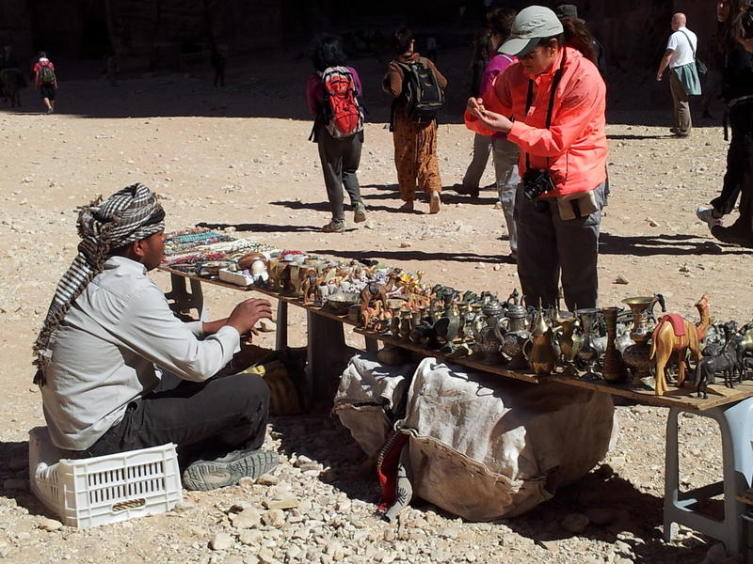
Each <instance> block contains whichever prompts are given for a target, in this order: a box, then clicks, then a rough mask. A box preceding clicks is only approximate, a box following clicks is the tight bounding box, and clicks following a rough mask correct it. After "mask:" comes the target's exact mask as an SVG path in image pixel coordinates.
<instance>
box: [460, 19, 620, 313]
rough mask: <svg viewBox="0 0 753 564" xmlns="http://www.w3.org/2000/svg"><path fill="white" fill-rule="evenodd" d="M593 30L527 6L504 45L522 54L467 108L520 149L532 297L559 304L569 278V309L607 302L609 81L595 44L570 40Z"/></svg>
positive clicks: (522, 243) (521, 237)
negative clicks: (601, 282) (602, 249)
mask: <svg viewBox="0 0 753 564" xmlns="http://www.w3.org/2000/svg"><path fill="white" fill-rule="evenodd" d="M584 33H585V34H587V30H585V28H583V29H579V28H578V26H577V22H576V21H575V20H572V19H570V21H569V22H568V24H567V26H566V27H563V23H562V22H560V20H559V19H558V18H557V16H556V14H555V13H554V12H553V11H552V10H550V9H549V8H544V7H541V6H529V7H528V8H525V9H524V10H521V12H520V13H519V14H518V15H517V16H516V17H515V22H514V23H513V27H512V34H511V36H510V39H508V40H507V41H506V42H505V43H504V44H503V45H502V46H501V47H500V49H499V50H500V51H501V52H503V53H506V54H508V55H515V56H517V57H518V62H516V63H514V64H512V65H511V66H510V67H509V68H508V69H507V70H506V71H505V72H504V73H503V74H501V75H499V77H498V78H497V79H496V80H495V81H494V83H493V87H492V88H491V89H490V90H489V91H488V92H486V93H485V94H484V95H483V96H482V97H481V98H470V99H469V100H468V105H467V109H466V113H465V122H466V125H467V127H468V128H470V129H472V130H473V131H476V132H479V133H484V134H486V135H493V134H496V133H504V134H506V135H507V139H508V141H511V142H513V143H515V144H516V145H517V146H518V147H519V148H520V158H519V161H518V166H519V169H520V172H521V177H522V182H521V184H520V186H519V188H518V190H517V194H516V198H515V223H516V226H517V230H518V249H517V250H518V257H517V260H518V276H519V278H520V283H521V286H522V290H523V294H524V295H525V296H526V303H527V304H528V305H532V306H537V305H539V303H541V304H542V305H543V306H545V307H551V306H556V305H558V295H559V292H558V286H559V282H560V277H561V282H562V288H563V291H564V297H565V303H566V304H567V307H568V308H569V309H571V310H573V309H575V308H576V307H580V308H588V307H596V304H597V296H598V274H597V262H598V245H599V225H600V222H601V208H602V207H603V206H604V205H605V203H606V193H605V183H606V180H607V175H606V159H607V137H606V118H605V110H606V85H605V84H604V80H603V79H602V77H601V75H600V74H599V71H598V69H597V68H596V66H595V65H594V63H593V62H592V60H591V59H590V58H589V57H591V56H593V49H592V48H591V51H590V52H588V53H587V54H588V56H585V55H584V54H583V52H581V51H579V50H578V49H575V48H573V47H571V46H570V45H571V44H574V45H578V46H582V45H590V43H589V42H586V41H581V40H582V39H583V37H582V36H583V34H584ZM581 48H583V47H581ZM583 49H584V51H587V49H585V48H583Z"/></svg>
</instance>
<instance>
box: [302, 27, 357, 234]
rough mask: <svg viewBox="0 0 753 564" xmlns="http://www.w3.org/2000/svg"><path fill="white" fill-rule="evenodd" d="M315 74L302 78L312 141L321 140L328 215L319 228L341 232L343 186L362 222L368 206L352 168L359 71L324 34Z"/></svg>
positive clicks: (334, 40) (354, 163) (333, 39)
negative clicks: (312, 121)
mask: <svg viewBox="0 0 753 564" xmlns="http://www.w3.org/2000/svg"><path fill="white" fill-rule="evenodd" d="M312 62H313V63H314V68H315V69H316V73H314V74H313V75H311V76H310V77H309V79H308V81H307V83H306V102H307V103H308V107H309V110H310V111H311V114H312V115H313V116H314V127H313V129H312V131H311V137H310V138H309V139H310V140H312V141H315V142H316V143H317V144H318V145H319V158H320V160H321V162H322V171H323V172H324V184H325V186H326V187H327V198H328V199H329V204H330V207H331V209H332V220H331V221H330V222H329V223H328V224H326V225H325V226H324V227H323V228H322V230H323V231H325V232H328V233H341V232H342V231H344V230H345V215H344V211H343V187H345V190H346V191H347V192H348V196H350V203H351V205H352V206H353V210H354V214H353V221H354V222H355V223H361V222H364V221H366V206H365V205H364V203H363V200H362V199H361V188H360V186H359V184H358V176H357V175H356V171H357V170H358V165H359V163H360V161H361V146H362V144H363V107H362V106H361V105H360V102H359V97H360V95H361V92H363V89H362V87H361V79H360V77H359V76H358V72H356V69H354V68H353V67H349V66H345V54H344V53H343V50H342V47H341V44H340V40H339V39H338V38H337V37H334V36H331V35H328V36H325V37H323V38H322V39H321V40H320V41H319V43H318V45H317V46H316V48H315V50H314V54H313V57H312Z"/></svg>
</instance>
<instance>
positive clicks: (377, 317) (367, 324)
mask: <svg viewBox="0 0 753 564" xmlns="http://www.w3.org/2000/svg"><path fill="white" fill-rule="evenodd" d="M384 312H385V310H384V309H383V308H382V302H381V301H376V302H374V305H373V306H366V307H363V304H362V305H361V327H362V328H364V329H366V330H374V329H376V328H375V325H377V324H378V323H379V322H380V321H382V320H383V318H384Z"/></svg>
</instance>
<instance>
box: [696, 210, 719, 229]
mask: <svg viewBox="0 0 753 564" xmlns="http://www.w3.org/2000/svg"><path fill="white" fill-rule="evenodd" d="M695 215H696V217H697V218H698V219H700V220H701V221H704V222H706V224H707V225H708V226H709V229H711V228H712V227H721V226H722V225H724V220H723V219H722V218H721V217H716V216H715V215H714V208H713V207H711V206H699V207H698V209H696V210H695Z"/></svg>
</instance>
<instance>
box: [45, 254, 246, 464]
mask: <svg viewBox="0 0 753 564" xmlns="http://www.w3.org/2000/svg"><path fill="white" fill-rule="evenodd" d="M201 337H204V335H203V332H202V324H201V322H194V323H184V322H182V321H180V320H179V319H177V318H176V317H175V316H174V315H173V313H172V311H171V310H170V308H169V305H168V303H167V300H166V299H165V295H164V293H163V292H162V290H160V289H159V287H158V286H157V285H156V284H155V283H154V282H152V281H151V280H150V279H149V278H147V276H146V269H145V268H144V266H143V265H141V264H139V263H137V262H135V261H132V260H130V259H127V258H124V257H118V256H113V257H110V258H109V259H108V260H107V262H106V263H105V269H104V271H103V272H102V273H100V274H98V275H97V276H96V277H95V278H94V279H93V280H92V281H91V282H90V283H89V285H88V286H87V287H86V289H85V290H84V292H83V293H82V294H81V295H80V296H79V297H78V298H77V299H76V301H75V302H74V303H73V306H72V307H71V309H70V310H69V311H68V313H67V314H66V316H65V319H64V320H63V322H62V323H61V325H60V327H59V328H58V330H57V332H56V334H55V343H54V344H53V347H52V360H51V363H50V366H49V368H48V370H47V373H46V384H45V385H44V386H42V388H41V390H42V401H43V411H44V417H45V420H46V421H47V426H48V428H49V432H50V437H51V438H52V442H53V443H54V444H55V445H56V446H57V447H59V448H64V449H68V450H85V449H87V448H89V447H90V446H91V445H93V444H94V443H95V442H96V441H97V439H99V438H100V437H101V436H102V435H103V434H104V433H105V432H106V431H107V430H108V429H109V428H110V427H111V426H112V425H114V424H116V423H118V422H120V420H121V419H122V418H123V414H124V413H125V410H126V407H127V406H128V404H129V403H130V402H132V401H133V400H135V399H136V398H138V397H140V396H142V395H144V394H146V393H148V392H150V391H151V390H152V389H154V387H155V386H156V385H157V382H158V380H159V378H160V372H159V368H156V367H155V365H157V367H160V368H163V369H164V370H166V371H168V372H171V373H173V374H175V375H177V376H179V377H181V378H184V379H186V380H193V381H197V382H200V381H203V380H206V379H207V378H210V377H211V376H212V375H214V374H215V373H217V372H218V371H219V370H220V369H221V368H222V367H223V366H224V365H225V364H227V363H228V362H229V361H230V360H231V359H232V357H233V354H235V353H236V352H238V351H239V350H240V336H239V335H238V331H236V330H235V329H234V328H233V327H229V326H225V327H222V328H221V329H220V330H219V331H217V333H215V334H213V335H209V336H206V338H204V339H203V340H202V339H201Z"/></svg>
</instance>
